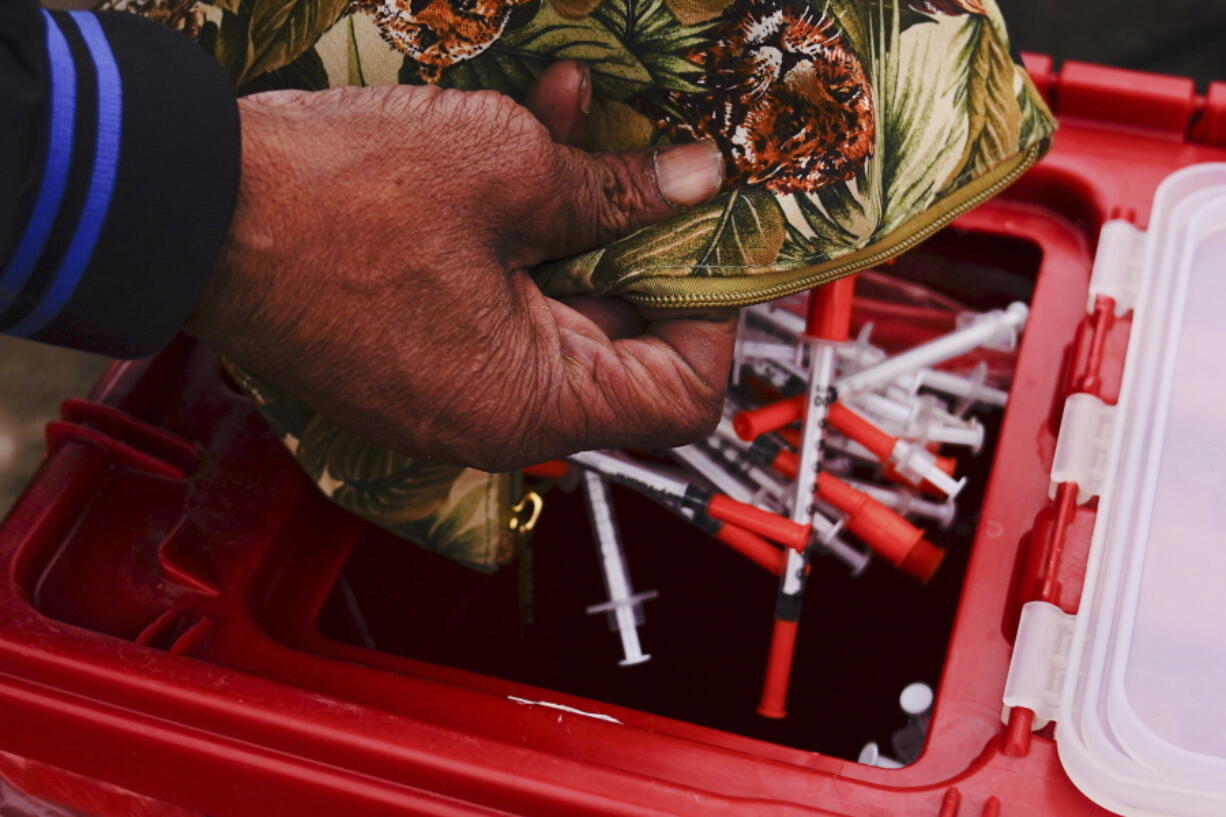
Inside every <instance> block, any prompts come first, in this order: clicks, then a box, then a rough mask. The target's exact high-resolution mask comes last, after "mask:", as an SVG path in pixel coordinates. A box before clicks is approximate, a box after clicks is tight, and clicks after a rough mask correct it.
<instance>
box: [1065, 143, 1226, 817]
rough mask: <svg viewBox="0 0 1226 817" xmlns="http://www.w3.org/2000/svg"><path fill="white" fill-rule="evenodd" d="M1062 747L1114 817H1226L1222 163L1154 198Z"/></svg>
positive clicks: (1225, 229) (1176, 178)
mask: <svg viewBox="0 0 1226 817" xmlns="http://www.w3.org/2000/svg"><path fill="white" fill-rule="evenodd" d="M1113 434H1114V439H1113V444H1112V449H1111V454H1110V458H1109V460H1108V465H1107V474H1106V479H1105V482H1104V487H1103V491H1102V495H1101V497H1100V500H1099V502H1100V504H1099V509H1098V521H1097V523H1096V525H1095V530H1094V538H1093V543H1092V546H1091V555H1090V562H1089V565H1088V568H1087V575H1086V583H1085V588H1084V591H1083V595H1082V601H1081V607H1080V609H1079V611H1078V614H1077V617H1076V623H1075V625H1074V628H1073V637H1072V643H1071V646H1070V651H1069V657H1068V667H1067V674H1066V676H1065V679H1064V684H1063V694H1062V698H1061V701H1060V707H1059V715H1058V716H1057V718H1056V721H1057V726H1056V742H1057V745H1058V747H1059V752H1060V758H1061V761H1062V762H1063V764H1064V767H1065V769H1066V771H1067V772H1068V774H1069V776H1070V778H1072V780H1073V781H1074V782H1075V783H1076V784H1077V785H1078V786H1079V787H1080V788H1081V789H1082V790H1083V791H1084V792H1085V793H1086V794H1087V795H1088V796H1090V797H1091V798H1093V799H1094V800H1095V801H1097V802H1098V803H1100V804H1101V805H1103V806H1104V807H1106V808H1109V809H1111V810H1113V811H1116V812H1118V813H1120V814H1123V815H1129V817H1132V816H1133V815H1169V817H1224V815H1226V164H1206V165H1197V166H1194V167H1190V168H1186V169H1184V170H1181V171H1179V172H1178V173H1175V174H1174V175H1172V176H1170V177H1169V178H1168V179H1167V180H1166V181H1164V182H1163V184H1162V185H1161V186H1160V187H1159V189H1158V192H1157V195H1156V197H1155V200H1154V208H1153V212H1152V215H1151V219H1150V226H1149V229H1148V231H1147V233H1146V238H1145V255H1144V269H1143V273H1142V280H1141V288H1140V292H1139V295H1138V298H1137V302H1136V306H1135V312H1134V316H1133V326H1132V334H1131V337H1130V340H1129V346H1128V356H1127V358H1126V361H1125V370H1124V381H1123V385H1122V388H1121V393H1120V400H1119V405H1118V407H1117V409H1116V414H1115V420H1114V431H1113Z"/></svg>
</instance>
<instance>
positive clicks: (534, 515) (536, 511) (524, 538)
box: [507, 491, 545, 636]
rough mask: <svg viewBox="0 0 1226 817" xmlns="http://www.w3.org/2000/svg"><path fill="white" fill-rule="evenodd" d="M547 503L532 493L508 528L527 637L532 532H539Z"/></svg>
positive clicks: (515, 509)
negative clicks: (537, 525)
mask: <svg viewBox="0 0 1226 817" xmlns="http://www.w3.org/2000/svg"><path fill="white" fill-rule="evenodd" d="M544 509H545V500H544V499H542V498H541V495H540V494H538V493H537V492H536V491H528V492H527V493H526V494H524V496H523V498H522V499H520V500H519V502H518V503H517V504H515V505H513V506H512V507H511V519H510V521H509V522H508V524H507V528H508V529H509V530H510V531H511V550H512V552H513V553H514V554H515V567H516V570H517V571H518V576H519V580H518V585H517V588H518V592H517V595H518V598H519V631H520V635H521V636H523V635H526V634H527V632H528V629H529V628H530V627H531V626H532V619H533V599H534V591H535V588H534V582H533V574H532V532H533V531H534V530H535V529H536V523H537V520H539V519H540V518H541V511H543V510H544Z"/></svg>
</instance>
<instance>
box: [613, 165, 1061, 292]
mask: <svg viewBox="0 0 1226 817" xmlns="http://www.w3.org/2000/svg"><path fill="white" fill-rule="evenodd" d="M1043 152H1044V144H1043V143H1039V144H1037V145H1032V146H1031V147H1030V148H1028V149H1027V150H1026V151H1025V152H1023V153H1021V154H1019V155H1018V156H1017V157H1015V158H1014V159H1013V160H1012V161H1010V162H1005V163H1002V164H1000V165H998V166H997V167H995V168H993V169H992V170H990V171H989V172H988V173H986V174H984V175H983V176H981V177H980V178H979V179H977V180H976V181H975V182H972V183H971V184H968V185H967V186H966V187H964V188H962V189H961V190H958V191H955V192H953V193H951V194H949V195H948V196H946V197H945V198H944V199H943V200H942V201H941V202H939V203H938V204H936V205H933V206H932V207H930V208H929V209H928V211H927V212H926V213H924V214H921V216H918V217H917V218H916V220H917V221H922V223H920V224H919V225H918V226H916V227H914V228H913V229H911V230H908V231H907V233H906V234H905V235H903V236H901V237H899V236H898V235H897V231H896V232H895V234H894V235H892V237H890V238H889V239H886V240H883V241H879V242H877V243H876V244H871V245H869V246H867V247H864V248H862V249H859V250H856V251H855V252H853V253H850V254H848V255H846V256H844V257H842V258H835V259H832V260H830V261H826V262H823V263H822V264H818V265H817V266H814V267H811V268H809V269H808V270H807V271H804V272H801V271H799V270H795V269H792V270H782V271H779V272H770V273H764V274H762V275H752V276H749V275H742V276H733V277H727V278H719V277H712V278H707V277H704V278H702V279H695V278H682V279H677V278H647V279H639V280H636V281H633V282H632V283H631V286H633V287H635V289H633V290H630V291H626V292H621V293H618V294H619V295H620V296H621V297H623V298H626V299H627V300H630V301H633V302H634V303H636V304H639V305H641V306H667V307H678V306H684V307H719V306H748V305H749V304H755V303H761V302H762V301H770V300H774V299H775V298H782V297H784V296H785V295H792V294H794V293H797V292H802V291H804V290H806V289H812V288H813V287H816V286H820V285H822V284H827V283H829V282H831V281H833V280H835V279H836V278H842V277H844V276H846V275H851V274H852V273H855V272H859V271H860V270H863V269H868V268H869V267H873V266H876V265H877V264H880V263H881V262H883V261H886V260H888V259H890V258H893V257H894V256H896V255H898V254H900V253H903V252H906V251H907V250H909V249H911V248H912V247H914V246H915V245H916V244H919V243H920V242H922V241H924V240H925V239H927V238H928V237H929V236H931V235H932V234H933V233H935V232H936V231H937V230H940V229H941V228H942V227H944V226H945V225H947V224H949V222H951V221H953V220H954V219H955V218H957V217H958V216H960V215H962V214H963V213H965V212H966V211H968V210H971V209H973V208H975V207H978V206H979V205H980V204H982V203H983V202H985V201H987V200H988V199H990V198H991V197H992V196H994V195H996V194H997V193H999V192H1000V191H1001V190H1003V189H1004V188H1006V187H1008V186H1009V185H1010V184H1012V183H1013V182H1015V181H1017V179H1018V177H1019V176H1021V175H1022V174H1023V173H1025V172H1026V171H1027V170H1029V169H1030V166H1031V165H1033V164H1034V163H1035V162H1036V161H1038V159H1039V157H1040V156H1042V155H1043ZM924 216H928V218H924ZM698 280H701V284H702V289H703V292H702V293H694V292H677V291H676V289H677V283H678V281H686V282H688V283H689V284H690V286H694V285H695V283H696V282H697V281H698ZM670 290H672V291H670ZM721 290H722V291H721Z"/></svg>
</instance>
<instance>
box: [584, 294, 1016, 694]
mask: <svg viewBox="0 0 1226 817" xmlns="http://www.w3.org/2000/svg"><path fill="white" fill-rule="evenodd" d="M853 287H854V278H844V279H842V280H840V281H836V282H833V283H831V284H827V285H826V286H823V287H819V288H818V289H815V290H813V291H812V292H811V293H809V295H808V296H807V301H806V300H805V296H799V298H793V299H789V300H788V301H784V302H775V303H771V304H765V305H761V306H755V307H750V308H748V309H746V310H743V312H742V316H741V319H740V320H741V327H740V331H739V334H738V340H737V355H736V364H735V371H734V373H733V387H732V389H731V390H730V393H729V398H728V402H727V406H726V409H725V414H724V418H723V421H722V422H721V423H720V425H719V428H718V429H717V430H716V432H715V433H714V434H712V435H711V436H710V437H708V438H707V439H706V440H703V441H701V442H699V443H696V444H694V445H689V446H685V447H683V448H677V449H673V450H671V451H669V452H667V454H668V455H669V456H670V457H671V458H672V459H673V460H674V461H675V462H676V464H677V466H678V467H676V468H671V469H670V468H666V467H661V466H660V465H659V464H658V463H657V461H655V460H646V459H643V458H635V457H633V456H631V455H629V454H627V453H623V452H612V451H588V452H584V453H580V454H576V455H575V456H573V457H572V458H571V462H572V463H574V464H575V465H578V466H580V468H581V469H582V484H583V487H584V491H585V493H586V498H587V502H588V509H589V513H590V516H591V520H592V527H593V531H594V534H595V538H596V542H597V545H598V547H599V551H600V558H601V561H602V567H603V569H604V574H605V579H606V586H607V589H608V591H609V599H608V601H606V602H604V603H602V604H598V605H594V606H593V607H592V608H590V610H589V612H593V613H595V612H602V613H605V614H607V615H608V616H609V619H610V622H611V625H612V627H613V629H615V630H616V631H617V632H618V633H619V634H620V636H621V640H622V645H623V649H624V653H625V658H624V660H623V661H622V662H621V663H622V664H623V665H631V664H636V663H640V662H642V661H646V660H648V658H649V656H647V655H646V654H644V652H643V650H642V647H641V644H640V641H639V637H638V630H637V625H639V624H641V623H642V603H643V601H645V600H646V599H648V598H650V597H651V596H652V595H654V594H652V593H635V592H634V589H633V587H632V584H631V582H630V579H629V576H628V573H627V567H626V562H625V555H624V552H623V550H622V547H621V543H620V540H619V538H618V531H617V527H616V524H615V520H614V516H613V509H612V505H611V503H610V500H609V494H608V486H607V482H608V481H613V482H617V483H621V484H624V485H628V486H630V487H632V488H634V489H636V490H638V491H641V492H642V493H644V494H646V495H647V496H649V497H651V498H653V499H655V500H656V501H658V502H659V503H661V504H662V505H664V506H666V507H668V508H669V509H671V510H672V511H674V512H675V513H677V514H679V515H681V516H683V517H684V518H686V519H688V520H690V521H691V522H692V523H693V524H695V525H697V526H698V527H699V528H701V529H702V530H704V531H706V532H707V533H709V534H710V535H711V536H712V537H713V538H715V539H717V540H718V541H720V542H723V543H724V544H725V545H728V546H730V547H732V548H734V549H736V550H737V551H739V552H740V553H742V554H744V555H745V556H746V557H748V558H750V559H752V560H753V561H754V562H756V563H758V564H759V565H761V566H762V567H764V568H766V569H767V570H769V571H771V572H773V573H775V574H777V575H778V576H779V592H778V596H777V601H776V605H775V610H774V631H773V634H772V640H771V645H770V654H769V658H768V663H767V668H766V677H765V683H764V687H763V692H762V700H761V704H760V706H759V707H758V711H759V712H760V713H761V714H762V715H764V716H766V717H771V718H781V717H784V715H785V708H784V705H785V701H786V697H787V687H788V679H789V676H790V674H791V665H792V655H793V652H794V649H795V644H796V632H797V622H798V619H799V616H800V610H801V606H802V604H801V602H802V598H803V594H804V589H805V581H806V576H807V575H808V571H809V569H810V568H809V560H810V558H811V557H813V556H814V555H817V554H822V553H824V554H826V555H829V556H832V557H834V558H836V559H839V560H841V561H843V562H845V563H846V564H847V565H848V566H849V567H850V568H851V570H852V571H853V572H856V573H858V572H860V571H862V570H864V568H865V567H866V565H867V564H868V562H869V559H870V557H871V556H877V557H879V558H881V559H884V560H885V561H887V562H889V563H890V564H891V565H893V566H894V567H896V568H898V569H901V570H903V571H905V572H906V573H908V574H910V575H911V576H913V577H915V578H916V579H917V580H919V581H921V582H927V581H928V580H929V579H930V578H931V577H932V575H933V573H935V572H936V570H937V568H938V567H939V566H940V564H941V560H942V557H943V556H944V551H942V550H941V549H940V548H938V547H936V546H935V545H933V544H932V543H931V542H929V541H928V540H927V539H926V538H925V534H924V530H923V529H922V528H920V527H918V526H917V525H916V524H913V522H919V523H920V524H936V525H940V526H948V525H949V524H950V523H951V521H952V520H953V517H954V513H955V506H954V499H955V497H956V496H957V495H958V493H959V491H961V490H962V488H963V486H964V485H965V482H966V480H965V478H961V479H959V478H958V475H957V474H956V473H955V467H954V466H955V458H954V457H951V456H942V454H941V453H938V452H940V451H944V450H946V449H952V448H953V447H960V448H962V449H964V450H966V451H969V452H977V451H978V450H979V448H980V446H981V445H982V443H983V437H984V429H983V426H982V425H981V424H980V423H979V422H978V421H977V420H976V419H974V418H973V417H970V416H968V411H969V410H970V409H971V408H972V407H980V408H981V409H982V408H983V407H987V408H999V407H1003V406H1004V405H1005V400H1006V397H1007V393H1006V392H1005V391H1003V390H1001V389H999V388H995V387H993V386H992V385H990V384H989V383H987V382H985V367H984V365H983V364H982V363H981V364H980V365H979V367H978V368H977V369H974V370H972V372H971V373H970V374H967V373H965V372H963V373H961V374H954V373H951V372H949V371H948V370H945V369H942V368H941V366H942V365H943V364H948V362H949V361H952V360H954V359H955V358H960V357H962V356H963V355H966V353H968V352H972V351H974V350H977V349H996V350H1012V349H1013V348H1014V347H1015V345H1016V344H1017V339H1018V334H1019V332H1020V331H1021V329H1022V327H1023V325H1024V324H1025V322H1026V316H1027V308H1026V305H1025V304H1023V303H1020V302H1019V303H1013V304H1011V305H1010V306H1009V307H1008V308H1006V309H1003V310H997V311H993V312H988V313H983V314H981V313H961V314H960V315H958V319H957V328H956V329H955V330H954V331H951V332H948V333H947V334H944V335H941V336H939V337H935V338H934V339H931V340H928V341H927V342H923V343H920V344H918V345H915V346H912V347H911V348H909V349H905V350H903V351H900V352H897V353H895V354H892V355H889V354H887V353H886V352H884V351H883V350H881V349H880V348H877V347H875V346H874V345H873V343H872V326H871V324H868V325H865V326H864V327H863V328H862V330H861V331H860V332H859V333H858V336H857V337H856V338H855V339H852V338H851V337H850V326H851V315H852V294H853ZM963 359H965V358H963ZM749 384H753V385H754V386H756V389H750V388H747V387H746V386H747V385H749ZM866 465H871V466H872V467H873V468H874V469H875V470H874V471H871V472H868V473H875V477H874V478H870V479H866V478H864V474H865V473H866V468H865V466H866ZM853 471H854V472H855V473H856V474H858V475H860V477H859V478H853V476H852V473H853Z"/></svg>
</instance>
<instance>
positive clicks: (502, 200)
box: [187, 62, 734, 471]
mask: <svg viewBox="0 0 1226 817" xmlns="http://www.w3.org/2000/svg"><path fill="white" fill-rule="evenodd" d="M588 100H590V78H589V76H588V74H587V71H586V69H585V68H583V66H581V65H579V64H578V63H573V62H568V63H559V64H557V65H555V66H553V67H552V68H551V69H550V70H549V71H547V72H546V73H545V74H544V75H542V77H541V80H540V81H539V82H538V84H537V86H536V87H535V88H534V89H533V92H532V93H531V94H530V95H529V97H528V101H527V105H528V107H521V106H519V105H517V104H515V103H514V102H513V101H512V100H510V99H509V98H508V97H505V96H502V95H500V94H497V93H493V92H489V91H479V92H462V91H455V90H440V89H438V88H436V87H432V86H423V87H413V86H386V87H378V88H343V89H336V90H331V91H323V92H318V93H299V92H289V91H285V92H273V93H267V94H259V95H256V96H251V97H247V98H245V99H243V100H242V101H241V102H240V106H241V113H242V126H243V165H242V167H243V175H242V182H241V189H240V194H239V203H238V207H237V209H236V212H235V216H234V221H233V224H232V226H231V230H230V236H229V238H228V241H227V245H226V247H225V249H224V250H223V253H222V258H221V260H220V262H219V264H218V268H217V270H216V272H215V273H214V274H213V277H212V278H211V280H210V282H209V285H208V287H207V290H206V292H205V294H204V296H203V298H202V302H201V307H200V310H199V313H198V314H197V316H196V317H195V318H194V319H193V320H192V321H191V322H190V323H189V324H188V326H187V330H188V332H189V333H191V334H193V335H195V336H197V337H199V338H201V339H203V340H205V341H207V342H208V343H210V344H211V345H213V346H214V347H215V348H216V349H217V350H218V351H220V352H222V353H223V354H225V355H227V356H229V357H230V358H231V359H233V360H234V361H235V362H236V363H238V364H239V365H241V366H243V367H246V368H248V369H250V370H251V371H252V372H253V373H255V374H257V375H259V376H262V377H265V378H268V379H269V380H271V381H272V382H275V383H277V384H279V385H281V386H283V387H286V388H288V389H290V390H291V391H293V392H294V393H295V394H297V395H298V396H299V397H301V398H302V399H304V400H306V401H307V402H308V403H310V404H311V405H312V406H313V407H314V408H315V409H316V410H318V411H320V412H321V413H323V414H325V415H327V416H328V417H330V418H332V419H334V420H336V421H338V422H340V423H342V424H344V425H346V426H348V427H350V428H352V429H353V430H355V431H357V432H359V433H361V434H363V435H365V436H367V437H369V438H370V439H372V440H374V441H377V442H380V443H383V444H385V445H387V446H389V447H391V448H393V449H395V450H398V451H401V452H403V453H406V454H409V455H413V456H425V457H430V458H432V459H435V460H439V461H444V462H456V463H461V464H465V465H470V466H474V467H477V468H481V469H484V470H490V471H496V470H509V469H511V468H515V467H519V466H522V465H526V464H529V463H532V462H538V461H542V460H546V459H551V458H554V457H558V456H562V455H565V454H568V453H571V452H574V451H577V450H582V449H589V448H612V447H626V446H644V447H655V446H672V445H679V444H682V443H685V442H689V441H691V440H693V439H695V438H697V437H699V436H701V435H702V434H704V433H706V432H708V431H709V430H710V429H711V428H712V427H713V426H714V424H715V423H716V421H717V420H718V418H719V413H720V409H721V406H722V401H723V392H724V387H725V384H726V380H727V374H728V369H729V366H730V363H731V357H732V346H733V336H734V322H733V321H732V319H731V318H730V317H728V316H727V315H726V314H705V315H699V314H693V313H685V314H683V315H680V316H677V315H667V314H663V313H656V314H645V313H643V312H641V311H638V310H635V309H634V308H632V307H631V306H630V305H628V304H626V303H625V302H622V301H617V300H611V299H595V298H568V299H565V302H563V301H559V300H555V299H551V298H547V297H545V296H544V295H543V294H542V293H541V291H540V290H539V289H538V288H537V286H536V285H535V284H534V283H533V281H532V279H531V278H530V277H529V276H528V274H527V270H528V269H530V268H531V267H533V266H535V265H536V264H538V263H540V262H542V261H545V260H548V259H553V258H560V257H564V256H567V255H570V254H573V253H577V252H581V251H583V250H586V249H590V248H592V247H596V246H600V245H602V244H604V243H607V242H608V241H610V240H612V239H614V238H616V237H618V236H621V235H625V234H626V233H629V232H632V231H633V230H636V229H639V228H641V227H643V226H646V225H647V224H650V223H653V222H656V221H659V220H662V219H665V218H668V217H669V216H672V215H674V214H675V213H676V212H677V210H678V208H679V207H685V206H691V205H695V204H698V203H700V202H701V201H703V200H705V199H707V198H709V197H710V196H712V195H714V194H715V193H716V192H717V190H718V188H719V186H720V184H721V182H722V160H721V158H720V156H719V153H718V151H717V150H716V149H715V148H714V146H712V145H710V144H707V143H698V144H692V145H686V146H681V147H675V148H671V149H668V150H663V151H660V152H658V153H653V152H652V151H641V152H634V153H627V154H620V155H610V154H604V155H599V156H593V155H590V154H586V153H584V152H582V151H580V150H578V149H576V148H573V147H569V146H567V145H566V144H561V143H564V142H571V143H573V142H575V141H577V140H579V139H580V138H581V137H582V130H583V122H584V108H586V107H587V104H588ZM529 108H531V110H529ZM534 114H535V115H534ZM555 140H556V141H555Z"/></svg>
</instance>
